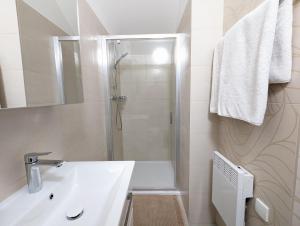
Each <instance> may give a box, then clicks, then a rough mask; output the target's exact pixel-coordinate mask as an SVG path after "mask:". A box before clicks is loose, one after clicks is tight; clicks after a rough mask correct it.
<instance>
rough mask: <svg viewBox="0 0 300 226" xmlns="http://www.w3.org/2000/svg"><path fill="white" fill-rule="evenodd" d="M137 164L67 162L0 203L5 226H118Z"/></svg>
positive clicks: (0, 214)
mask: <svg viewBox="0 0 300 226" xmlns="http://www.w3.org/2000/svg"><path fill="white" fill-rule="evenodd" d="M133 167H134V162H65V163H64V164H63V165H62V166H61V167H59V168H56V167H55V168H54V167H53V168H51V169H49V170H47V171H46V172H45V173H44V174H42V179H43V189H42V190H41V191H39V192H37V193H34V194H29V193H28V191H27V186H24V187H23V188H22V189H20V190H19V191H17V192H16V193H14V194H12V195H11V196H10V197H8V198H7V199H6V200H4V201H3V202H1V203H0V225H1V226H54V225H55V226H64V225H68V226H69V225H70V226H73V225H74V226H85V225H87V226H118V225H119V223H120V220H121V215H122V212H123V206H124V203H125V201H126V197H127V194H128V190H129V185H130V180H131V175H132V171H133Z"/></svg>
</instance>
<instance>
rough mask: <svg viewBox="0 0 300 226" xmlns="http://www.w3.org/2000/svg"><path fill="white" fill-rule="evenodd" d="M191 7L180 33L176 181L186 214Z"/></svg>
mask: <svg viewBox="0 0 300 226" xmlns="http://www.w3.org/2000/svg"><path fill="white" fill-rule="evenodd" d="M191 5H192V2H191V1H188V3H187V5H186V8H185V11H184V14H183V17H182V19H181V22H180V25H179V27H178V33H183V34H185V35H186V39H185V41H184V48H185V53H184V55H185V56H186V59H185V62H184V64H183V68H182V78H181V97H180V107H181V109H180V112H181V115H180V152H179V153H177V154H178V156H177V164H176V172H177V173H176V177H177V178H176V181H177V187H178V189H179V190H180V191H181V192H182V196H181V197H182V201H183V204H184V208H185V212H186V214H187V215H188V213H189V169H190V163H189V161H190V158H189V153H190V111H189V109H190V91H191V88H190V86H191V84H190V80H191V58H190V57H191V56H190V55H191Z"/></svg>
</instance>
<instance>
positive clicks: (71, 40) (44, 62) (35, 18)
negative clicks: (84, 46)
mask: <svg viewBox="0 0 300 226" xmlns="http://www.w3.org/2000/svg"><path fill="white" fill-rule="evenodd" d="M16 6H17V15H18V30H19V39H20V40H18V41H19V43H20V45H21V64H22V66H21V69H22V70H20V71H22V73H18V75H15V76H13V74H9V73H3V72H2V73H1V71H2V70H0V76H1V77H0V104H1V109H3V108H17V107H37V106H51V105H59V104H74V103H81V102H83V88H82V81H81V62H80V48H79V47H80V45H79V24H78V15H77V13H78V10H77V8H78V5H77V1H76V0H42V1H41V0H16ZM0 69H1V62H0Z"/></svg>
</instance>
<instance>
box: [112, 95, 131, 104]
mask: <svg viewBox="0 0 300 226" xmlns="http://www.w3.org/2000/svg"><path fill="white" fill-rule="evenodd" d="M111 100H112V101H117V102H119V103H124V102H126V100H127V96H112V98H111Z"/></svg>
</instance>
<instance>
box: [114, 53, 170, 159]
mask: <svg viewBox="0 0 300 226" xmlns="http://www.w3.org/2000/svg"><path fill="white" fill-rule="evenodd" d="M169 54H170V56H171V55H172V53H171V52H170V53H169ZM150 57H151V56H150ZM148 58H149V56H148V55H135V56H133V55H129V56H128V58H127V59H129V60H126V65H124V64H122V66H121V67H120V89H121V95H124V96H127V98H128V99H127V101H126V102H125V103H124V104H123V107H122V118H123V155H124V159H125V160H137V161H166V160H171V143H170V139H171V137H170V136H171V126H170V112H171V80H172V79H175V76H174V73H173V71H172V70H173V67H172V64H169V65H153V64H152V63H151V62H149V60H148ZM150 59H151V58H150ZM137 60H138V61H139V64H136V61H137ZM124 62H125V61H124ZM137 141H138V142H137Z"/></svg>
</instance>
